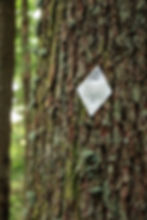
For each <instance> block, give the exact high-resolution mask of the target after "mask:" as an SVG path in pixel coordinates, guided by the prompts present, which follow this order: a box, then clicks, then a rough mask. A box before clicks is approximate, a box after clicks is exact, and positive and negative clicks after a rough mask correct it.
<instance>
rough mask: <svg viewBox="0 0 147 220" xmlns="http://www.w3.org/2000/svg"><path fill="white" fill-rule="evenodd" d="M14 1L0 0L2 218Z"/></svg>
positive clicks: (1, 212)
mask: <svg viewBox="0 0 147 220" xmlns="http://www.w3.org/2000/svg"><path fill="white" fill-rule="evenodd" d="M14 3H15V1H14V0H13V1H12V0H0V219H1V220H7V219H8V215H9V211H8V209H9V168H10V158H9V143H10V117H9V116H10V108H11V99H12V77H13V69H14V17H15V16H14Z"/></svg>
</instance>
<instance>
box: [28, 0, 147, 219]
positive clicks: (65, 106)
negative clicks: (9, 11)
mask: <svg viewBox="0 0 147 220" xmlns="http://www.w3.org/2000/svg"><path fill="white" fill-rule="evenodd" d="M42 2H43V6H42V10H43V16H42V21H41V23H42V25H41V29H40V50H41V51H43V53H41V57H40V58H39V70H38V74H37V76H38V78H37V81H36V92H35V96H34V100H35V103H36V104H35V105H34V110H33V113H34V118H33V122H32V132H31V133H30V149H29V156H28V166H29V170H30V175H29V176H28V178H27V179H28V185H29V188H28V193H27V196H28V201H29V203H28V204H29V207H28V215H27V218H26V219H27V220H29V219H34V220H44V219H45V220H55V219H56V220H57V219H58V220H59V219H62V220H63V219H64V220H102V219H107V220H118V219H120V220H138V219H139V220H145V219H147V213H146V211H147V207H146V204H147V194H146V192H145V190H146V187H147V181H146V178H145V173H146V172H147V170H146V167H147V166H146V165H147V164H146V149H145V145H146V144H147V138H146V135H145V131H146V129H147V125H146V123H145V121H146V120H145V119H146V118H147V103H146V99H145V94H146V93H147V87H146V85H147V84H146V83H147V80H146V58H147V54H146V51H147V50H146V48H145V45H146V44H145V43H146V41H147V37H146V22H147V21H146V13H147V8H146V4H145V1H144V0H140V1H136V0H135V1H129V0H124V1H119V0H117V1H115V0H110V1H108V0H104V1H101V0H86V1H81V0H80V1H79V0H78V1H73V0H69V1H67V0H62V1H57V0H50V1H42ZM95 65H100V66H101V68H102V69H103V70H104V72H105V73H106V75H107V78H108V80H109V82H110V84H111V86H112V88H113V95H112V97H111V98H110V99H109V100H108V101H107V102H106V103H105V105H104V106H103V107H102V108H101V109H100V110H99V111H98V112H97V114H96V115H95V116H94V117H93V118H90V117H89V116H88V115H87V113H86V111H85V109H84V107H83V105H82V104H81V101H80V100H79V98H78V97H77V94H76V87H77V85H79V83H80V82H81V81H82V79H83V78H84V77H86V76H87V75H88V73H89V72H90V70H91V69H92V68H93V67H95Z"/></svg>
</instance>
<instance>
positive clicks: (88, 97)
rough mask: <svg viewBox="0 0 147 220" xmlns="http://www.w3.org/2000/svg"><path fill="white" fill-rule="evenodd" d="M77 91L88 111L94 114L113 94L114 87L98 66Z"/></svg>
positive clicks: (91, 114)
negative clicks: (112, 87)
mask: <svg viewBox="0 0 147 220" xmlns="http://www.w3.org/2000/svg"><path fill="white" fill-rule="evenodd" d="M77 92H78V94H79V96H80V98H81V100H82V101H83V104H84V105H85V107H86V109H87V112H88V114H89V115H90V116H93V115H94V114H95V113H96V112H97V111H98V109H99V108H100V107H101V106H102V105H103V104H104V103H105V102H106V100H107V99H108V98H109V96H110V95H111V94H112V89H111V87H110V86H109V84H108V81H107V79H106V77H105V75H104V73H103V71H102V70H101V68H100V67H99V66H96V67H95V68H94V69H93V70H92V71H91V72H90V74H89V75H88V76H87V77H86V79H85V80H84V81H83V82H82V83H81V84H80V85H79V86H78V88H77Z"/></svg>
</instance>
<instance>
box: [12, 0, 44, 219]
mask: <svg viewBox="0 0 147 220" xmlns="http://www.w3.org/2000/svg"><path fill="white" fill-rule="evenodd" d="M38 2H39V1H38ZM15 4H16V12H15V13H16V39H15V62H16V63H15V75H14V80H13V93H14V95H13V106H12V112H11V122H12V133H11V148H10V156H11V195H10V220H17V219H18V220H19V219H23V216H24V178H25V176H24V175H25V167H24V166H25V146H26V135H25V118H24V116H25V99H24V82H23V76H24V75H23V72H24V69H25V68H26V66H25V65H27V68H28V69H29V71H31V80H32V81H33V77H34V75H35V74H34V73H35V71H36V65H37V62H36V59H37V58H36V54H37V44H38V39H37V35H36V32H37V26H38V21H39V19H40V16H41V11H40V9H39V8H38V7H37V2H34V1H33V0H29V1H25V0H24V1H22V0H16V3H15ZM26 5H27V8H25V6H26ZM24 10H26V11H25V12H26V16H27V18H28V19H29V23H28V29H27V31H28V32H27V35H29V36H28V37H29V41H28V45H24V42H23V34H22V33H23V29H24V23H23V22H25V21H24V19H25V18H24V17H23V15H24ZM24 50H25V51H26V52H27V53H28V54H29V56H30V58H29V59H30V60H28V63H27V64H26V63H25V62H24V59H23V57H24V56H23V54H24V53H23V52H24Z"/></svg>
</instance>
